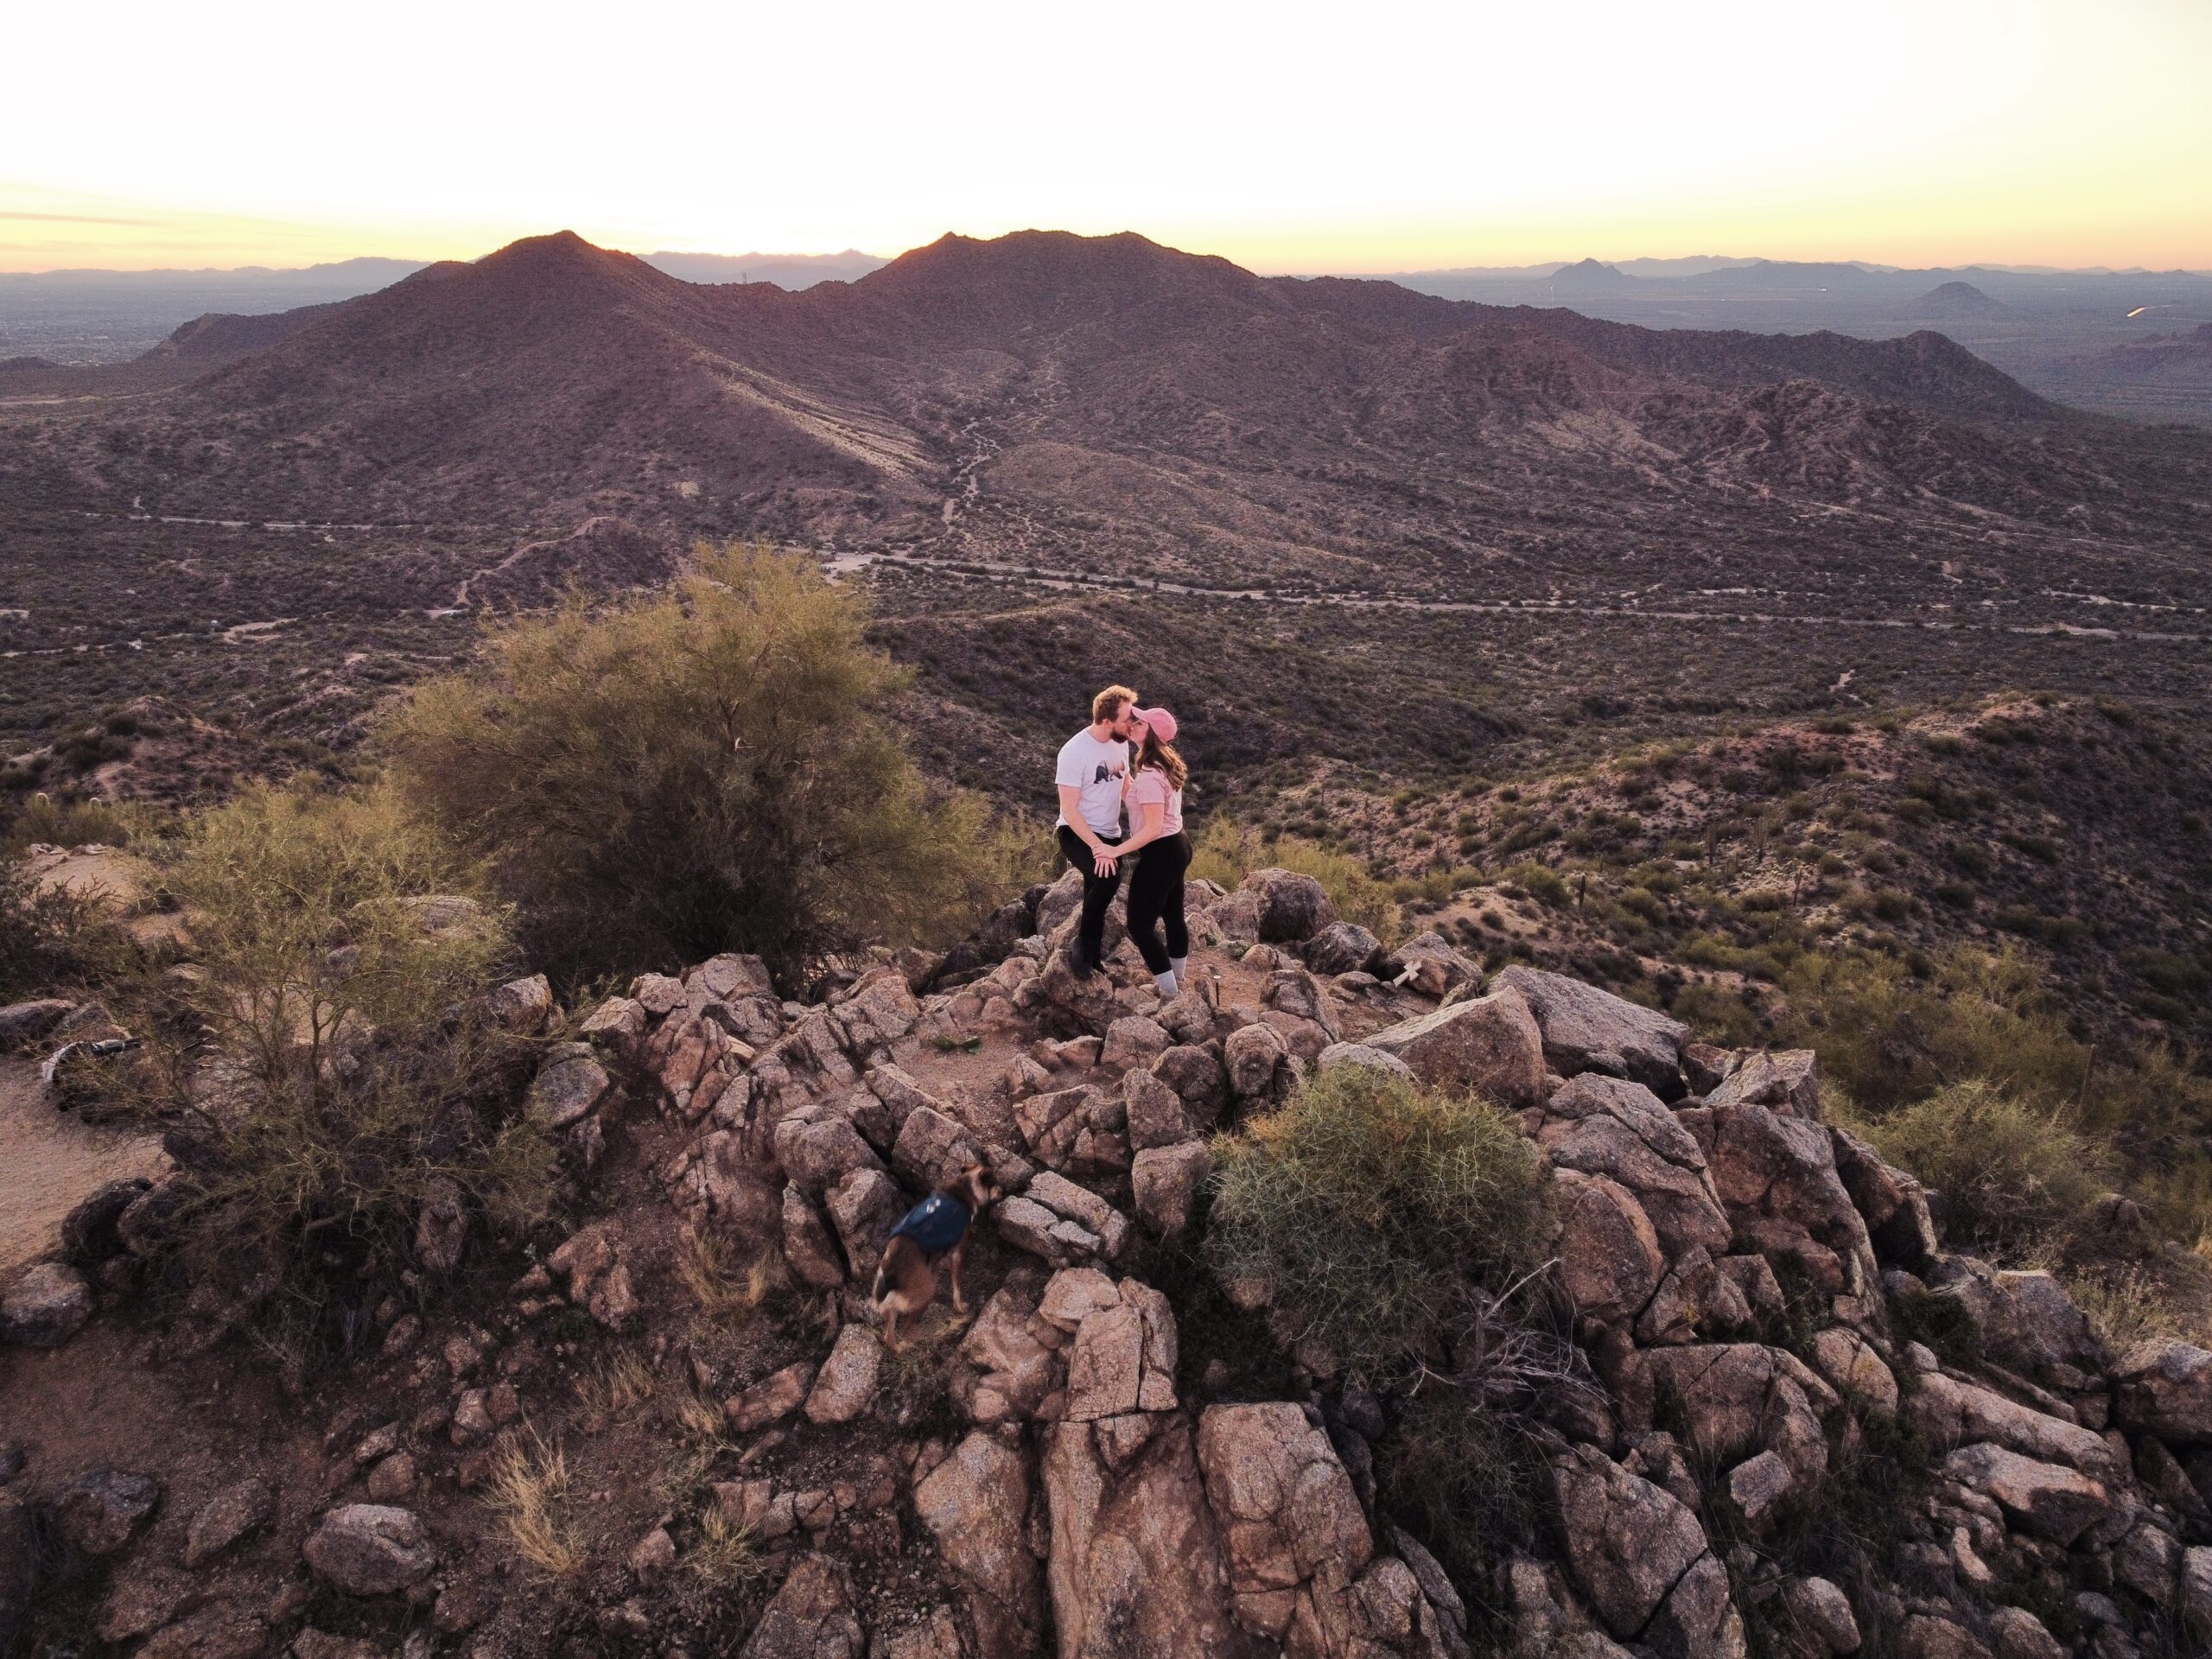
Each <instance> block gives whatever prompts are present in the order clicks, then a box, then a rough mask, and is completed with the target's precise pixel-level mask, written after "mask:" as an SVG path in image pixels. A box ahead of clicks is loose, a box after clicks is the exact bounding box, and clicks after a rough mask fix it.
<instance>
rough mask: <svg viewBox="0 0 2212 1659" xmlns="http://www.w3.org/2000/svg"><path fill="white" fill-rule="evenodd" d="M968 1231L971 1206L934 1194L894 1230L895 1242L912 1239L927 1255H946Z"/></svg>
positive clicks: (916, 1207) (908, 1212)
mask: <svg viewBox="0 0 2212 1659" xmlns="http://www.w3.org/2000/svg"><path fill="white" fill-rule="evenodd" d="M967 1230H968V1206H967V1205H964V1204H963V1203H961V1202H960V1200H959V1199H957V1198H950V1197H948V1196H946V1195H945V1194H944V1193H943V1192H932V1193H931V1194H930V1195H929V1197H927V1198H924V1199H923V1200H922V1201H921V1202H920V1203H919V1204H918V1205H915V1206H914V1207H913V1208H912V1209H911V1210H909V1211H907V1212H906V1219H905V1220H903V1221H901V1222H900V1223H899V1224H898V1225H897V1226H896V1227H893V1229H892V1230H891V1236H892V1237H893V1238H911V1239H912V1240H913V1241H914V1243H915V1244H916V1245H918V1247H919V1248H920V1249H921V1252H922V1254H923V1255H944V1253H945V1252H946V1251H947V1250H949V1249H951V1248H952V1247H953V1246H954V1245H956V1244H957V1243H959V1242H960V1239H961V1236H962V1235H963V1234H964V1233H965V1232H967Z"/></svg>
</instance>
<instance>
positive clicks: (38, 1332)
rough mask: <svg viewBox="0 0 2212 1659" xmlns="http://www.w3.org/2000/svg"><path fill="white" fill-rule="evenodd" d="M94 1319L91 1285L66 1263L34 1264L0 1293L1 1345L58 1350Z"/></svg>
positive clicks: (83, 1276)
mask: <svg viewBox="0 0 2212 1659" xmlns="http://www.w3.org/2000/svg"><path fill="white" fill-rule="evenodd" d="M91 1318H92V1286H91V1285H89V1284H87V1283H86V1281H85V1275H84V1274H81V1273H79V1272H78V1271H77V1269H76V1268H73V1267H70V1266H68V1265H67V1263H64V1262H34V1263H33V1264H32V1265H31V1266H29V1267H28V1268H24V1269H23V1271H22V1273H20V1274H17V1275H16V1280H15V1282H14V1283H12V1284H10V1286H9V1287H7V1289H6V1290H5V1291H0V1342H12V1343H15V1344H17V1345H18V1346H21V1347H24V1348H59V1347H60V1345H61V1344H63V1343H65V1342H67V1341H68V1340H69V1338H72V1337H73V1336H75V1335H76V1334H77V1333H78V1332H79V1331H81V1330H83V1329H84V1328H85V1324H86V1321H87V1320H88V1319H91Z"/></svg>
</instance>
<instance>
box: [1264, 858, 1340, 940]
mask: <svg viewBox="0 0 2212 1659" xmlns="http://www.w3.org/2000/svg"><path fill="white" fill-rule="evenodd" d="M1240 891H1242V892H1244V893H1251V894H1252V895H1253V896H1254V897H1255V899H1257V900H1258V901H1259V913H1258V917H1257V927H1258V932H1259V938H1260V942H1261V943H1262V944H1301V943H1303V942H1304V941H1306V940H1307V939H1310V938H1313V936H1314V935H1315V934H1316V933H1319V932H1320V931H1322V929H1324V928H1325V927H1327V926H1328V925H1330V924H1331V923H1332V922H1334V921H1335V920H1336V919H1337V907H1336V906H1335V905H1333V904H1332V903H1331V902H1330V901H1329V895H1328V893H1327V891H1326V890H1325V888H1324V887H1322V886H1321V884H1320V883H1319V881H1316V880H1314V879H1313V877H1312V876H1310V875H1299V874H1294V872H1292V871H1289V870H1282V869H1274V868H1268V869H1263V870H1255V871H1253V872H1252V873H1251V874H1249V875H1248V876H1246V877H1245V878H1244V880H1243V885H1242V887H1241V888H1240Z"/></svg>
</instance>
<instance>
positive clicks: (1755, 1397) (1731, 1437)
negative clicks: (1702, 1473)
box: [1621, 1343, 1841, 1480]
mask: <svg viewBox="0 0 2212 1659" xmlns="http://www.w3.org/2000/svg"><path fill="white" fill-rule="evenodd" d="M1621 1391H1622V1393H1623V1394H1624V1396H1628V1397H1630V1398H1631V1399H1632V1400H1633V1402H1634V1403H1635V1407H1636V1411H1637V1415H1638V1416H1640V1417H1643V1418H1648V1416H1649V1412H1650V1410H1651V1409H1652V1408H1654V1407H1655V1406H1656V1403H1657V1402H1659V1401H1660V1400H1662V1399H1671V1400H1672V1401H1673V1402H1674V1407H1675V1411H1676V1413H1677V1414H1679V1416H1680V1418H1681V1423H1682V1427H1683V1429H1684V1430H1685V1431H1686V1433H1687V1436H1688V1441H1689V1444H1690V1446H1692V1447H1693V1448H1694V1450H1695V1451H1696V1452H1698V1453H1699V1454H1700V1456H1702V1457H1704V1458H1707V1459H1711V1460H1713V1461H1714V1462H1717V1463H1719V1464H1722V1465H1727V1464H1732V1463H1735V1462H1737V1461H1738V1460H1739V1459H1744V1458H1747V1457H1751V1456H1753V1455H1755V1454H1756V1453H1758V1452H1777V1453H1778V1454H1780V1456H1781V1457H1782V1458H1783V1459H1784V1460H1785V1461H1786V1462H1788V1463H1789V1465H1790V1467H1791V1468H1792V1469H1793V1470H1794V1471H1796V1473H1797V1475H1798V1476H1799V1477H1800V1478H1802V1479H1805V1480H1814V1479H1817V1478H1821V1476H1823V1475H1824V1474H1825V1473H1826V1471H1827V1436H1826V1434H1825V1433H1824V1432H1823V1430H1822V1427H1821V1420H1822V1418H1824V1417H1826V1416H1827V1414H1829V1413H1830V1412H1832V1411H1834V1409H1835V1408H1837V1406H1838V1405H1840V1403H1841V1402H1840V1400H1839V1399H1838V1397H1837V1395H1836V1393H1835V1390H1834V1389H1831V1388H1830V1387H1829V1386H1828V1385H1827V1383H1824V1382H1822V1381H1821V1378H1820V1377H1819V1376H1816V1375H1815V1373H1814V1372H1813V1370H1811V1368H1810V1367H1808V1365H1806V1364H1805V1363H1804V1362H1803V1361H1802V1360H1800V1359H1799V1358H1797V1357H1796V1355H1794V1354H1791V1353H1789V1352H1788V1351H1785V1350H1783V1349H1780V1348H1766V1347H1762V1346H1761V1345H1759V1344H1757V1343H1706V1344H1699V1345H1697V1346H1695V1347H1688V1348H1654V1349H1649V1350H1646V1351H1639V1352H1638V1353H1637V1354H1636V1355H1635V1356H1634V1357H1632V1359H1631V1360H1630V1363H1629V1366H1628V1368H1627V1370H1625V1372H1624V1376H1623V1379H1622V1388H1621Z"/></svg>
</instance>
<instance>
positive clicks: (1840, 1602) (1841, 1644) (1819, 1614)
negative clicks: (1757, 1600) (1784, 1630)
mask: <svg viewBox="0 0 2212 1659" xmlns="http://www.w3.org/2000/svg"><path fill="white" fill-rule="evenodd" d="M1782 1605H1783V1610H1784V1611H1787V1612H1788V1613H1789V1621H1790V1623H1791V1624H1795V1625H1796V1627H1797V1629H1798V1630H1799V1631H1800V1632H1801V1633H1802V1634H1803V1635H1804V1636H1806V1637H1809V1638H1811V1640H1812V1641H1814V1642H1815V1643H1818V1644H1819V1646H1818V1648H1817V1649H1815V1659H1819V1656H1820V1655H1821V1654H1846V1653H1856V1652H1858V1651H1859V1639H1860V1638H1859V1621H1858V1619H1857V1618H1854V1617H1853V1614H1852V1611H1851V1599H1850V1598H1849V1597H1847V1596H1846V1595H1845V1594H1844V1593H1843V1592H1842V1590H1841V1589H1840V1588H1839V1587H1838V1586H1836V1585H1834V1583H1832V1582H1831V1581H1829V1580H1827V1579H1816V1578H1804V1579H1792V1580H1789V1582H1788V1583H1787V1584H1785V1585H1783V1586H1782Z"/></svg>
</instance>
